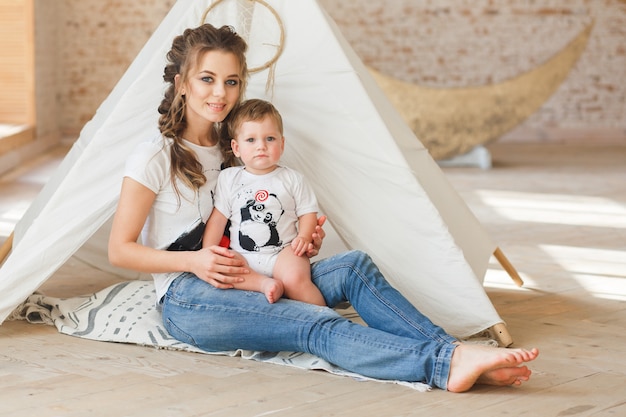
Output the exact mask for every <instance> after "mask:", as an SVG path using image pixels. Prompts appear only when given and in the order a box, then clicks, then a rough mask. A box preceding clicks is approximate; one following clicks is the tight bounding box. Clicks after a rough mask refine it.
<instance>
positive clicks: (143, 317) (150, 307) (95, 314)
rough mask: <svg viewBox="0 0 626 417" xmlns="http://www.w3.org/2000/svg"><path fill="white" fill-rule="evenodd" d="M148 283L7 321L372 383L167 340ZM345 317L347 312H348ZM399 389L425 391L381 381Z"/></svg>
mask: <svg viewBox="0 0 626 417" xmlns="http://www.w3.org/2000/svg"><path fill="white" fill-rule="evenodd" d="M154 299H155V289H154V284H153V282H152V281H128V282H122V283H119V284H115V285H112V286H110V287H108V288H105V289H103V290H101V291H99V292H97V293H95V294H91V295H87V296H83V297H73V298H65V299H64V298H55V297H48V296H45V295H43V294H39V293H35V294H33V295H31V296H30V297H29V298H28V299H27V300H26V301H25V302H24V303H22V304H21V305H20V306H19V307H18V308H17V309H15V311H14V312H13V313H12V315H11V316H10V317H9V318H8V320H27V321H28V322H31V323H43V324H48V325H52V326H55V327H56V328H57V329H58V330H59V332H60V333H63V334H67V335H70V336H75V337H81V338H84V339H91V340H98V341H103V342H117V343H131V344H137V345H141V346H153V347H155V348H159V349H172V350H183V351H188V352H197V353H202V354H210V355H228V356H241V357H242V358H244V359H252V360H256V361H260V362H268V363H272V364H279V365H288V366H293V367H296V368H301V369H316V370H324V371H327V372H330V373H332V374H336V375H344V376H349V377H352V378H355V379H358V380H375V379H372V378H368V377H364V376H362V375H359V374H355V373H353V372H349V371H346V370H344V369H342V368H339V367H337V366H335V365H333V364H331V363H328V362H326V361H325V360H323V359H321V358H319V357H317V356H314V355H311V354H308V353H299V352H277V353H276V352H257V351H249V350H237V351H228V352H210V353H209V352H205V351H203V350H200V349H198V348H196V347H194V346H191V345H188V344H186V343H182V342H179V341H178V340H176V339H174V338H172V337H171V336H170V335H169V334H168V333H167V331H166V330H165V329H164V328H163V324H162V322H161V315H160V313H159V312H158V311H157V309H156V307H155V305H154ZM348 314H349V313H348ZM375 381H380V382H387V383H388V382H391V383H395V384H400V385H404V386H407V387H410V388H413V389H415V390H418V391H429V390H430V389H431V388H430V386H428V385H426V384H422V383H410V382H404V381H382V380H375Z"/></svg>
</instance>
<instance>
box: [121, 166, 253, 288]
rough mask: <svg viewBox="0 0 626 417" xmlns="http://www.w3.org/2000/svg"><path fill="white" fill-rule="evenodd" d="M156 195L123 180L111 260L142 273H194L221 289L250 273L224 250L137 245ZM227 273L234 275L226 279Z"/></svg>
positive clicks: (240, 280)
mask: <svg viewBox="0 0 626 417" xmlns="http://www.w3.org/2000/svg"><path fill="white" fill-rule="evenodd" d="M155 198H156V195H155V194H154V192H152V191H151V190H150V189H149V188H147V187H145V186H143V185H142V184H140V183H138V182H137V181H135V180H133V179H131V178H128V177H126V178H124V180H123V182H122V191H121V194H120V201H119V203H118V206H117V211H116V212H115V216H114V218H113V227H112V229H111V235H110V237H109V261H110V262H111V264H113V265H115V266H120V267H123V268H128V269H132V270H135V271H140V272H178V271H180V272H192V273H194V274H196V275H197V276H198V277H199V278H200V279H202V280H204V281H206V282H208V283H210V284H211V285H214V286H216V287H218V288H232V283H235V282H242V281H243V278H241V277H239V276H237V275H244V274H246V273H247V272H248V269H247V268H244V267H243V262H242V261H241V260H239V259H235V258H234V256H233V254H232V253H231V252H230V251H228V250H227V249H225V248H220V247H211V248H204V249H202V250H199V251H166V250H159V249H154V248H150V247H148V246H145V245H141V244H139V243H137V239H138V238H139V234H140V233H141V229H142V228H143V225H144V223H145V222H146V219H147V217H148V213H149V212H150V207H151V206H152V204H153V203H154V200H155ZM225 274H231V276H227V275H225Z"/></svg>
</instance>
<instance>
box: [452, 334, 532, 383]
mask: <svg viewBox="0 0 626 417" xmlns="http://www.w3.org/2000/svg"><path fill="white" fill-rule="evenodd" d="M537 355H539V351H538V350H537V349H535V348H533V349H531V350H526V349H506V348H494V347H490V346H482V345H472V344H463V343H460V344H459V345H458V346H457V348H456V349H455V350H454V353H453V354H452V361H451V363H450V376H449V377H448V387H447V388H448V391H451V392H464V391H467V390H469V389H470V388H472V386H473V385H474V384H475V383H482V384H489V385H520V384H521V383H522V381H526V380H528V378H530V370H529V369H528V368H527V367H525V366H521V365H522V364H523V363H524V362H529V361H532V360H534V359H535V358H536V357H537Z"/></svg>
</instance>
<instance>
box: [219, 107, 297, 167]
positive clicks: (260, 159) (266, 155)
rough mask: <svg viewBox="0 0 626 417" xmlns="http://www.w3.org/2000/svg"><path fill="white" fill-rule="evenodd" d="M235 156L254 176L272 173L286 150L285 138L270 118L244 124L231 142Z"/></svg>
mask: <svg viewBox="0 0 626 417" xmlns="http://www.w3.org/2000/svg"><path fill="white" fill-rule="evenodd" d="M231 146H232V148H233V152H234V153H235V156H237V157H239V158H241V160H242V161H243V163H244V165H245V166H246V170H247V171H249V172H251V173H252V174H257V175H260V174H267V173H269V172H272V171H273V170H274V169H275V168H276V165H277V164H278V161H279V160H280V157H281V155H282V154H283V150H284V149H285V138H284V137H283V135H282V134H281V133H280V131H279V130H278V127H277V126H276V122H275V121H274V120H273V119H272V118H271V117H269V116H266V117H264V118H263V119H262V120H250V121H247V122H243V123H242V124H241V126H240V127H239V129H237V135H236V137H235V138H234V139H233V140H232V141H231Z"/></svg>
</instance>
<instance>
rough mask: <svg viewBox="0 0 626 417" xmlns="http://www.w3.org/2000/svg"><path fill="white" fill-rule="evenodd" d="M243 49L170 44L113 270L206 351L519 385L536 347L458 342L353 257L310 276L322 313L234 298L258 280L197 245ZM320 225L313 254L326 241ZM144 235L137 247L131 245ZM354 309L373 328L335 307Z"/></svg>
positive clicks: (220, 38) (120, 217)
mask: <svg viewBox="0 0 626 417" xmlns="http://www.w3.org/2000/svg"><path fill="white" fill-rule="evenodd" d="M245 51H246V44H245V42H244V41H243V40H242V39H241V38H240V37H239V36H238V35H237V34H236V33H234V32H233V30H232V29H231V28H229V27H222V28H219V29H218V28H215V27H213V26H211V25H208V24H207V25H202V26H200V27H198V28H195V29H187V30H186V31H185V32H184V33H183V34H182V35H180V36H178V37H176V38H175V39H174V41H173V44H172V48H171V50H170V51H169V53H168V55H167V58H168V61H169V62H168V65H167V67H166V68H165V74H164V79H165V81H166V82H167V83H169V87H168V89H167V91H166V93H165V97H164V99H163V101H162V103H161V105H160V106H159V113H160V114H161V117H160V119H159V128H160V131H161V134H162V137H161V138H159V140H157V141H156V142H154V143H144V144H141V145H140V146H139V147H138V148H137V150H136V151H135V152H134V153H133V154H132V155H131V156H130V158H129V161H128V164H127V168H126V173H125V177H124V180H123V184H122V191H121V195H120V200H119V204H118V208H117V212H116V214H115V218H114V223H113V228H112V231H111V237H110V241H109V258H110V260H111V262H112V263H113V264H114V265H117V266H121V267H125V268H130V269H134V270H137V271H142V272H150V273H152V274H153V277H154V281H155V286H156V291H157V297H158V298H157V302H158V303H159V304H160V306H161V308H162V314H163V322H164V325H165V327H166V329H167V330H168V331H169V332H170V334H171V335H172V336H173V337H175V338H176V339H179V340H181V341H183V342H186V343H189V344H192V345H194V346H197V347H199V348H201V349H204V350H206V351H225V350H234V349H248V350H262V351H296V352H308V353H311V354H314V355H317V356H319V357H322V358H324V359H326V360H327V361H329V362H331V363H334V364H336V365H338V366H340V367H343V368H345V369H347V370H350V371H353V372H357V373H360V374H362V375H365V376H369V377H372V378H380V379H393V380H405V381H419V382H424V383H427V384H429V385H433V386H437V387H440V388H442V389H447V390H449V391H454V392H461V391H466V390H468V389H470V388H471V387H472V386H473V385H474V384H475V383H486V384H492V385H519V384H521V383H522V382H523V381H526V380H528V378H529V377H530V370H529V369H528V368H527V367H526V366H524V365H523V363H524V362H527V361H530V360H533V359H535V357H537V355H538V351H537V350H536V349H532V350H524V349H499V348H492V347H485V346H479V345H467V344H462V343H460V342H458V341H457V340H456V339H455V338H453V337H452V336H450V335H448V334H446V333H445V332H444V331H443V330H442V329H441V328H439V327H437V326H435V325H434V324H433V323H431V322H430V320H429V319H428V318H426V317H425V316H423V315H422V314H421V313H420V312H419V311H418V310H417V309H415V307H413V306H412V305H411V304H410V303H409V302H408V301H407V300H406V299H405V298H404V297H402V295H401V294H400V293H398V292H397V291H396V290H395V289H393V288H392V287H391V286H390V285H389V284H388V283H387V282H386V280H385V278H384V277H383V276H382V274H381V273H380V271H379V270H378V268H377V267H376V266H375V265H374V264H373V262H372V261H371V259H370V258H369V256H367V255H366V254H364V253H362V252H359V251H351V252H347V253H344V254H340V255H337V256H334V257H331V258H329V259H325V260H322V261H318V262H316V263H314V264H313V265H312V267H311V276H312V280H313V281H314V283H315V284H316V285H317V287H318V288H319V289H320V291H321V293H322V295H323V296H324V299H325V301H326V304H327V305H328V306H329V307H331V308H327V307H320V306H315V305H310V304H305V303H301V302H297V301H292V300H287V299H281V300H280V301H279V302H277V303H274V304H269V303H267V302H266V301H265V298H264V296H263V294H260V293H256V292H247V291H238V290H233V289H231V288H232V286H233V284H234V283H236V282H242V281H243V280H245V279H254V277H255V274H254V271H250V270H249V269H248V268H247V266H246V264H245V263H244V262H243V260H242V259H241V258H240V257H236V256H235V254H234V253H232V252H231V251H229V250H227V249H225V248H222V247H219V246H211V247H208V248H203V249H199V250H197V249H198V248H201V243H200V242H199V237H200V236H202V229H203V227H204V223H205V222H206V219H207V217H208V216H209V214H210V212H211V209H212V192H213V190H214V187H215V182H216V178H217V175H218V173H219V171H220V169H221V167H223V166H230V165H233V163H234V157H233V154H232V151H231V149H230V141H229V140H228V138H227V135H224V134H222V133H221V128H222V126H223V125H225V124H226V123H225V122H226V121H227V118H228V115H229V113H230V111H231V110H232V109H233V107H234V106H236V105H237V104H238V103H239V102H240V101H241V98H242V95H243V92H244V90H245V86H246V77H247V67H246V61H245ZM323 221H324V219H320V221H319V227H318V228H317V229H316V233H315V235H314V236H313V238H314V239H313V240H314V244H312V245H310V246H309V250H308V252H307V254H308V256H314V255H315V254H317V251H318V250H319V247H320V245H321V240H322V238H323V236H324V233H323V230H322V229H321V225H322V224H323ZM140 234H141V235H142V238H143V240H142V243H141V244H140V243H138V242H137V241H138V238H139V236H140ZM344 301H349V302H350V303H351V304H352V305H353V307H354V308H355V310H356V311H357V312H358V313H359V315H360V316H361V317H362V318H363V319H364V321H365V322H366V323H367V324H368V327H365V326H361V325H358V324H354V323H352V322H350V321H349V320H347V319H345V318H343V317H342V316H341V315H339V314H337V313H336V312H335V311H334V310H332V307H334V306H336V305H337V304H339V303H341V302H344Z"/></svg>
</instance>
